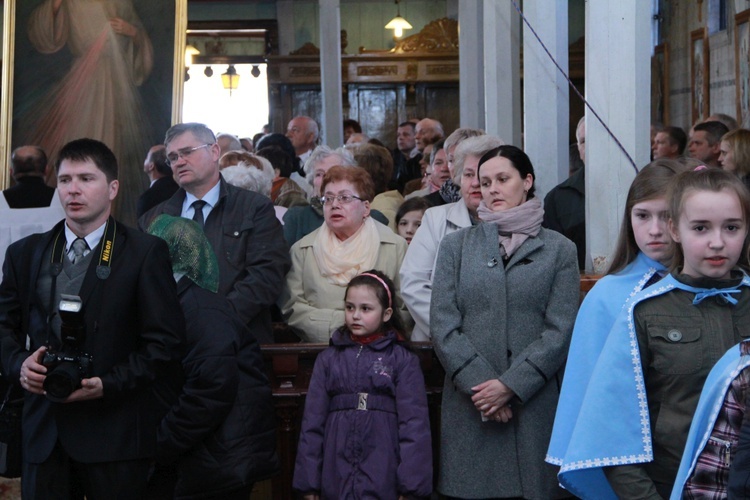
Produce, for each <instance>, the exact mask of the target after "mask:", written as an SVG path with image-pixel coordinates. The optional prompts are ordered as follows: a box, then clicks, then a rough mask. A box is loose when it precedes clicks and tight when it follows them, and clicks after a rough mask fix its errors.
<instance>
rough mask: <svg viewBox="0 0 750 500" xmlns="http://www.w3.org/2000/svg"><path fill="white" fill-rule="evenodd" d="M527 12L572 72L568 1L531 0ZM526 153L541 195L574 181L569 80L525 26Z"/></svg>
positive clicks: (536, 27) (549, 47) (525, 9)
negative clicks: (570, 159)
mask: <svg viewBox="0 0 750 500" xmlns="http://www.w3.org/2000/svg"><path fill="white" fill-rule="evenodd" d="M523 7H524V9H523V12H524V15H525V16H526V18H527V19H528V21H529V23H530V24H531V26H532V27H533V28H534V31H536V33H537V34H538V35H539V37H540V38H541V39H542V42H544V44H545V45H546V46H547V49H548V50H549V51H550V53H551V54H552V56H553V57H554V58H555V59H556V60H557V63H558V64H559V65H560V67H561V68H562V69H563V70H564V71H565V72H566V73H567V72H568V1H567V0H555V1H554V2H549V0H526V1H525V2H524V4H523ZM523 81H524V85H523V96H524V97H523V102H524V110H523V111H524V119H523V127H524V150H525V151H526V154H527V155H529V158H531V163H532V164H533V165H534V170H535V171H536V196H539V197H540V198H542V199H543V197H544V195H545V194H546V193H548V192H549V190H550V189H552V188H553V187H555V186H556V185H557V184H559V183H560V182H562V181H563V180H565V179H567V178H568V170H569V168H568V148H569V139H568V133H569V132H568V128H569V125H568V123H569V122H568V115H569V109H568V108H569V107H570V103H569V100H568V99H569V98H568V89H569V87H568V81H567V80H566V79H565V77H564V76H563V75H562V74H561V73H560V71H558V69H557V68H556V67H555V64H554V63H553V62H552V61H551V60H550V58H549V56H548V55H547V53H546V52H545V51H544V49H543V48H542V45H541V44H540V43H539V41H538V40H537V39H536V37H535V36H534V34H533V33H532V32H531V30H530V29H529V28H528V27H527V26H526V25H525V24H524V27H523Z"/></svg>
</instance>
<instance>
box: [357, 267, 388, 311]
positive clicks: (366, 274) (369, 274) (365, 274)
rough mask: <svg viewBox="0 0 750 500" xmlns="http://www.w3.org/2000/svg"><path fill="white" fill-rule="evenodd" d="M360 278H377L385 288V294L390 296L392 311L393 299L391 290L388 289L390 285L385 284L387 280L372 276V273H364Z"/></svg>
mask: <svg viewBox="0 0 750 500" xmlns="http://www.w3.org/2000/svg"><path fill="white" fill-rule="evenodd" d="M360 276H369V277H370V278H375V279H376V280H378V281H379V282H380V284H381V285H383V288H385V293H387V294H388V307H389V308H391V309H392V308H393V299H392V298H391V289H390V288H388V285H387V284H386V283H385V280H383V278H381V277H380V276H378V275H376V274H371V273H362V274H360Z"/></svg>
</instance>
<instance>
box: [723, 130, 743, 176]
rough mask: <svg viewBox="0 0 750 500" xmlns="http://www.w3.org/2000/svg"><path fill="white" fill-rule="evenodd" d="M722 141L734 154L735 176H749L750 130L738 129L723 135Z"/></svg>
mask: <svg viewBox="0 0 750 500" xmlns="http://www.w3.org/2000/svg"><path fill="white" fill-rule="evenodd" d="M721 140H722V141H727V143H728V144H729V147H730V148H732V152H733V153H734V164H735V165H737V172H736V173H737V175H739V176H740V177H744V176H746V175H748V174H750V130H747V129H744V128H738V129H735V130H731V131H729V132H727V133H726V134H724V135H723V136H722V138H721Z"/></svg>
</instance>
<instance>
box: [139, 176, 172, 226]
mask: <svg viewBox="0 0 750 500" xmlns="http://www.w3.org/2000/svg"><path fill="white" fill-rule="evenodd" d="M178 189H180V186H178V185H177V183H176V182H175V181H174V179H173V178H172V177H160V178H159V179H156V181H155V182H154V185H153V186H151V187H150V188H148V189H147V190H146V191H145V192H144V193H143V194H142V195H140V196H139V197H138V205H137V207H136V214H137V216H138V217H140V216H141V215H143V214H145V213H146V212H148V211H149V210H151V209H152V208H154V207H155V206H156V205H158V204H159V203H161V202H162V201H166V200H168V199H170V198H171V197H172V195H173V194H175V193H176V192H177V190H178Z"/></svg>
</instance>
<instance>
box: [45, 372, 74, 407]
mask: <svg viewBox="0 0 750 500" xmlns="http://www.w3.org/2000/svg"><path fill="white" fill-rule="evenodd" d="M43 386H44V390H45V391H46V392H47V398H48V399H49V400H50V401H54V402H56V403H60V402H62V401H64V400H65V398H67V397H68V396H70V394H71V393H72V392H73V391H74V390H76V389H78V388H79V387H81V375H80V373H79V371H78V364H77V363H71V362H63V363H60V365H59V366H58V367H57V368H55V369H54V370H52V371H51V372H49V373H48V374H47V377H46V378H45V379H44V384H43Z"/></svg>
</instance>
